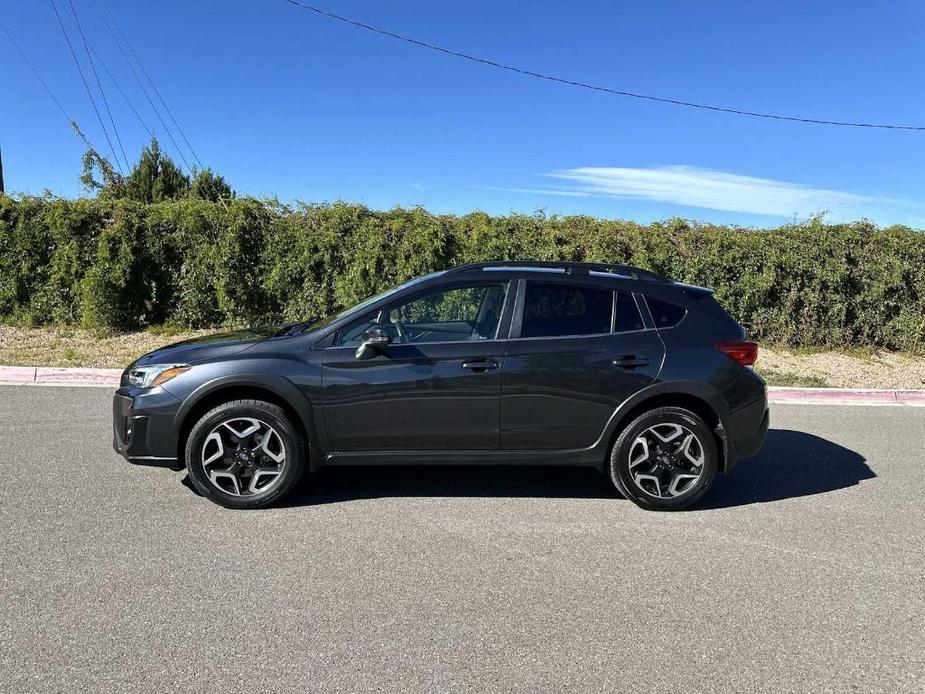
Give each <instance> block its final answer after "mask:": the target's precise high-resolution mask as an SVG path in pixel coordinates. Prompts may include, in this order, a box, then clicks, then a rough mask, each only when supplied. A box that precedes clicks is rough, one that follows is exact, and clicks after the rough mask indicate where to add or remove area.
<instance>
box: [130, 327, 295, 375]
mask: <svg viewBox="0 0 925 694" xmlns="http://www.w3.org/2000/svg"><path fill="white" fill-rule="evenodd" d="M294 325H297V324H295V323H289V324H286V325H266V326H258V327H255V328H243V329H241V330H230V331H228V332H224V333H216V334H214V335H203V336H202V337H194V338H193V339H191V340H183V341H182V342H175V343H173V344H172V345H167V346H165V347H161V348H159V349H156V350H154V351H153V352H149V353H148V354H145V355H144V356H142V357H139V358H138V359H137V360H136V361H135V362H134V365H138V366H144V365H146V364H191V363H195V362H197V361H204V360H206V359H215V358H216V357H224V356H228V355H230V354H235V353H237V352H243V351H244V350H246V349H248V348H249V347H252V346H253V345H255V344H256V343H258V342H262V341H264V340H268V339H270V338H271V337H280V336H282V335H285V334H286V333H287V332H289V330H290V329H291V328H292V327H293V326H294Z"/></svg>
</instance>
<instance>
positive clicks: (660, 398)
mask: <svg viewBox="0 0 925 694" xmlns="http://www.w3.org/2000/svg"><path fill="white" fill-rule="evenodd" d="M659 407H681V408H684V409H685V410H690V411H691V412H693V413H694V414H696V415H697V416H698V417H700V418H701V419H702V420H703V421H704V422H705V423H706V425H707V428H708V429H709V430H710V432H711V433H712V434H713V438H714V439H715V440H716V448H717V451H718V452H719V456H720V460H719V461H717V463H718V465H717V467H718V469H719V470H725V469H726V438H725V432H724V431H723V425H722V419H721V417H720V415H719V413H718V412H717V410H718V409H720V408H718V407H716V406H715V405H714V404H713V403H711V402H710V401H709V400H707V399H706V397H704V396H703V395H701V394H694V393H691V392H689V391H684V390H656V391H655V392H651V393H646V391H641V392H640V393H637V395H636V396H634V397H633V398H631V399H630V401H628V402H627V403H626V404H625V405H624V408H625V411H623V412H621V413H620V415H619V417H618V418H617V422H616V425H615V426H614V428H613V431H611V433H610V437H609V442H608V445H607V449H606V454H605V456H606V457H605V458H604V463H603V464H604V469H605V470H606V469H607V466H608V465H609V464H610V452H611V450H612V449H613V446H614V444H615V443H616V441H617V439H618V438H619V436H620V434H621V433H622V432H623V430H624V429H625V428H626V427H627V426H629V425H630V423H631V422H632V421H633V420H634V419H636V418H637V417H638V416H639V415H641V414H642V413H644V412H648V411H649V410H654V409H656V408H659Z"/></svg>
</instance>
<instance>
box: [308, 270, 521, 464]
mask: <svg viewBox="0 0 925 694" xmlns="http://www.w3.org/2000/svg"><path fill="white" fill-rule="evenodd" d="M507 289H508V282H507V281H489V282H470V283H464V284H454V285H449V286H446V285H445V286H442V287H439V288H437V289H431V290H424V291H423V292H422V293H420V294H417V295H415V296H412V297H410V298H406V299H404V300H401V301H399V302H398V303H396V304H393V305H391V306H388V307H386V308H384V309H378V310H376V311H373V312H371V313H369V314H367V315H365V316H364V317H362V318H360V319H358V320H357V321H355V322H354V323H352V324H351V325H349V326H347V327H346V328H344V329H343V330H341V331H339V333H338V335H337V337H336V338H335V342H334V345H333V346H332V347H328V348H327V349H326V350H325V353H324V360H323V367H322V369H323V373H322V405H323V411H324V421H325V426H326V430H327V434H328V438H329V440H330V443H331V447H332V448H333V449H334V450H338V451H382V450H448V449H476V450H477V449H483V450H497V449H498V448H499V447H500V434H499V419H500V412H499V410H500V398H501V369H502V365H503V362H504V352H505V345H506V341H505V340H502V339H498V338H499V335H498V329H499V326H500V323H501V317H502V313H503V311H504V306H505V299H506V296H507ZM371 328H376V329H378V330H382V331H384V332H386V334H388V335H389V337H390V338H391V342H390V344H388V346H386V347H385V348H384V349H382V350H381V351H380V352H379V353H378V354H376V355H375V356H373V357H372V358H369V359H358V358H357V356H356V350H357V347H358V346H359V345H360V344H361V343H362V342H363V340H364V336H365V334H366V332H367V331H368V330H370V329H371Z"/></svg>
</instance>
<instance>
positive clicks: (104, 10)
mask: <svg viewBox="0 0 925 694" xmlns="http://www.w3.org/2000/svg"><path fill="white" fill-rule="evenodd" d="M94 2H95V4H96V6H97V10H98V11H99V13H100V16H101V17H102V19H103V23H104V24H105V25H106V28H107V29H108V30H109V33H110V34H111V35H112V38H113V41H115V43H116V45H117V46H119V51H120V52H121V53H122V57H123V58H124V59H125V62H126V63H128V65H129V67H130V68H131V69H132V74H133V75H135V79H136V80H137V81H138V85H139V86H140V87H141V89H142V91H143V92H144V94H145V98H147V99H148V103H149V104H151V108H152V109H153V110H154V113H155V114H156V115H157V119H158V120H159V121H160V123H161V125H162V126H164V130H165V131H166V132H167V136H168V137H169V138H170V141H171V142H172V143H173V146H174V147H175V148H176V150H177V153H178V154H179V155H180V159H182V160H183V163H184V164H186V168H187V169H188V170H189V171H190V173H191V174H192V173H193V171H194V170H193V167H192V166H190V164H189V162H188V161H187V160H186V157H185V156H184V155H183V150H182V149H181V148H180V146H179V145H178V144H177V141H176V139H175V138H174V136H173V134H172V133H171V131H170V128H168V127H167V124H166V123H165V122H164V119H163V118H162V117H161V114H160V110H159V109H158V108H157V107H156V106H155V105H154V102H153V100H152V99H151V97H150V96H149V95H148V91H147V89H145V86H144V83H143V82H142V80H141V79H140V78H139V76H138V73H137V72H136V71H135V68H134V66H133V64H132V61H131V60H129V58H128V56H127V55H126V54H125V51H124V50H123V48H122V44H121V42H120V41H119V39H118V38H116V35H115V33H114V32H113V30H112V27H111V26H110V25H109V22H108V21H107V19H106V15H109V19H111V20H112V25H113V26H115V28H116V30H117V31H118V32H119V35H120V36H121V37H122V40H123V41H124V42H125V45H126V46H128V50H129V52H130V53H131V54H132V56H133V57H134V58H135V62H136V63H138V67H139V68H141V71H142V73H144V76H145V77H146V78H147V79H148V83H149V84H150V85H151V89H153V90H154V94H155V95H156V96H157V98H158V100H159V101H160V102H161V105H162V106H163V107H164V110H165V111H166V112H167V116H168V117H169V118H170V120H171V121H173V124H174V126H175V127H176V129H177V132H178V133H180V137H181V138H182V139H183V141H184V142H185V143H186V146H187V147H189V151H190V153H191V154H192V155H193V159H195V160H196V163H197V164H198V165H199V170H200V171H205V170H206V167H205V165H204V164H203V163H202V160H201V159H200V158H199V155H198V154H196V150H195V149H193V145H192V144H191V143H190V141H189V138H187V137H186V133H184V132H183V129H182V128H181V127H180V124H179V123H178V122H177V119H176V118H174V115H173V112H172V111H171V110H170V107H169V106H167V102H166V101H165V100H164V97H163V96H161V93H160V91H159V90H158V88H157V85H156V84H154V80H153V79H151V75H150V74H148V71H147V70H146V69H145V66H144V63H142V62H141V59H140V58H139V57H138V54H137V53H136V52H135V49H134V48H133V47H132V42H131V41H130V40H129V38H128V36H126V35H125V32H124V31H123V30H122V27H121V26H120V25H119V21H118V20H117V19H116V16H115V15H114V14H113V13H112V11H111V10H110V9H109V8H108V7H106V4H105V3H104V2H103V0H94ZM208 183H209V188H210V189H211V191H212V195H214V196H215V197H216V198H217V199H218V201H219V202H220V203H221V205H222V207H224V208H225V209H226V210H227V209H228V205H227V204H226V203H225V199H224V198H223V197H222V195H221V193H220V192H219V191H218V189H217V188H216V185H215V181H214V179H212V178H210V179H209V181H208Z"/></svg>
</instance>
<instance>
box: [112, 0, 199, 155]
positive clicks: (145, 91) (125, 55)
mask: <svg viewBox="0 0 925 694" xmlns="http://www.w3.org/2000/svg"><path fill="white" fill-rule="evenodd" d="M94 2H95V4H96V7H97V11H98V12H99V15H100V17H101V18H102V20H103V24H105V25H106V29H107V30H108V31H109V35H110V36H112V40H113V42H114V43H115V44H116V46H117V47H118V48H119V53H121V54H122V59H123V60H125V63H126V65H128V66H129V69H130V70H131V71H132V75H133V76H134V77H135V81H136V82H138V86H139V87H141V92H142V94H144V95H145V99H146V100H147V102H148V105H149V106H151V110H152V111H154V115H155V116H156V117H157V120H158V121H159V122H160V124H161V126H162V127H163V128H164V132H165V133H167V137H168V138H169V139H170V142H171V143H172V144H173V146H174V149H176V150H177V154H179V155H180V159H181V161H182V162H183V164H184V165H185V166H186V168H187V170H188V171H192V168H193V167H192V166H190V163H189V162H188V161H187V159H186V157H185V156H184V155H183V150H182V149H181V148H180V145H179V144H178V143H177V140H176V138H174V136H173V132H172V131H171V129H170V128H169V127H168V125H167V123H165V122H164V118H163V117H162V116H161V112H160V109H158V107H157V106H156V105H155V103H154V100H153V99H152V98H151V95H150V93H149V92H148V89H147V87H145V84H144V82H143V81H142V79H141V76H140V75H139V74H138V71H137V70H136V69H135V65H134V63H132V60H131V59H130V58H129V56H128V53H126V52H125V48H123V46H122V42H121V41H120V40H119V37H117V36H116V33H115V31H113V28H112V26H111V25H110V24H109V20H108V19H107V18H106V14H107V13H108V14H109V16H110V17H111V18H112V21H113V23H115V21H116V18H115V16H114V15H113V14H112V13H111V12H109V10H108V8H106V7H105V6H103V5H102V2H101V0H94ZM116 27H117V28H118V25H116ZM119 33H121V34H122V37H123V38H125V41H126V43H127V44H128V39H127V38H126V37H125V34H124V33H123V32H122V29H121V28H119ZM128 46H129V49H130V50H131V44H128ZM132 52H133V53H134V51H132ZM139 65H140V63H139ZM152 134H153V133H152Z"/></svg>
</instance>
